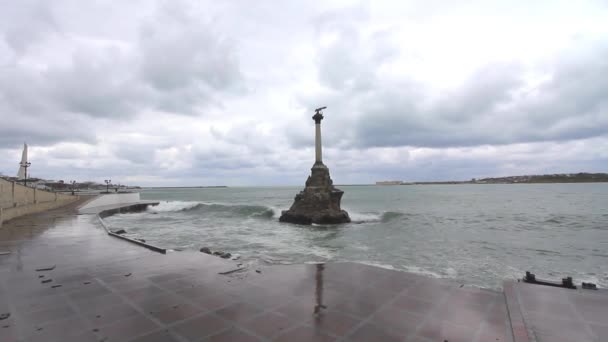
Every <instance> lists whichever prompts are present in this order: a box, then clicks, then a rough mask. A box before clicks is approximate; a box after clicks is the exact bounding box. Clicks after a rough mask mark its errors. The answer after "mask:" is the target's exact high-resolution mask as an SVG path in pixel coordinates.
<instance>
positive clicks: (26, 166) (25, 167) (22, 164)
mask: <svg viewBox="0 0 608 342" xmlns="http://www.w3.org/2000/svg"><path fill="white" fill-rule="evenodd" d="M19 165H21V166H22V167H23V169H24V171H25V173H24V177H23V185H24V186H27V168H28V167H30V165H32V163H30V162H21V163H19Z"/></svg>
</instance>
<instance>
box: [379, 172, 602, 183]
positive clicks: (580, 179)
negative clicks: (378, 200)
mask: <svg viewBox="0 0 608 342" xmlns="http://www.w3.org/2000/svg"><path fill="white" fill-rule="evenodd" d="M606 182H608V173H584V172H580V173H562V174H551V175H525V176H508V177H492V178H481V179H476V178H473V179H471V180H468V181H437V182H403V181H397V180H395V181H380V182H376V185H432V184H445V185H452V184H553V183H606Z"/></svg>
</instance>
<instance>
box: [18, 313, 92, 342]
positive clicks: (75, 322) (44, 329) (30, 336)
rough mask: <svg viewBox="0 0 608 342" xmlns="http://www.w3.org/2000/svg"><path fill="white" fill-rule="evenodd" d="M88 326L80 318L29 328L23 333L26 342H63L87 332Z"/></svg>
mask: <svg viewBox="0 0 608 342" xmlns="http://www.w3.org/2000/svg"><path fill="white" fill-rule="evenodd" d="M88 329H89V327H88V325H87V324H86V322H85V321H84V320H83V319H82V318H80V317H74V318H70V319H67V320H62V321H55V322H51V323H50V324H45V325H40V326H35V327H31V328H30V329H28V331H24V335H25V336H26V337H27V340H28V341H63V340H65V339H67V338H68V337H71V338H75V336H80V335H82V334H85V333H86V332H88Z"/></svg>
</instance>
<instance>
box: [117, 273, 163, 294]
mask: <svg viewBox="0 0 608 342" xmlns="http://www.w3.org/2000/svg"><path fill="white" fill-rule="evenodd" d="M122 277H124V275H123V276H122ZM127 279H128V280H124V281H116V282H113V283H109V284H108V286H109V287H111V288H112V290H114V291H116V292H129V291H134V290H139V289H143V288H147V287H150V286H152V284H151V283H150V282H149V281H148V280H147V279H137V278H127Z"/></svg>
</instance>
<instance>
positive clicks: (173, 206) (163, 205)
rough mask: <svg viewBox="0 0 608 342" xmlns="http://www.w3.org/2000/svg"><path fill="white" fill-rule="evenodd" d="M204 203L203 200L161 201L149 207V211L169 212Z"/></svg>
mask: <svg viewBox="0 0 608 342" xmlns="http://www.w3.org/2000/svg"><path fill="white" fill-rule="evenodd" d="M199 204H202V202H194V201H165V202H160V203H159V204H158V205H156V206H150V207H148V211H150V212H156V213H160V212H169V211H180V210H187V209H191V208H194V207H196V206H197V205H199Z"/></svg>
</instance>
